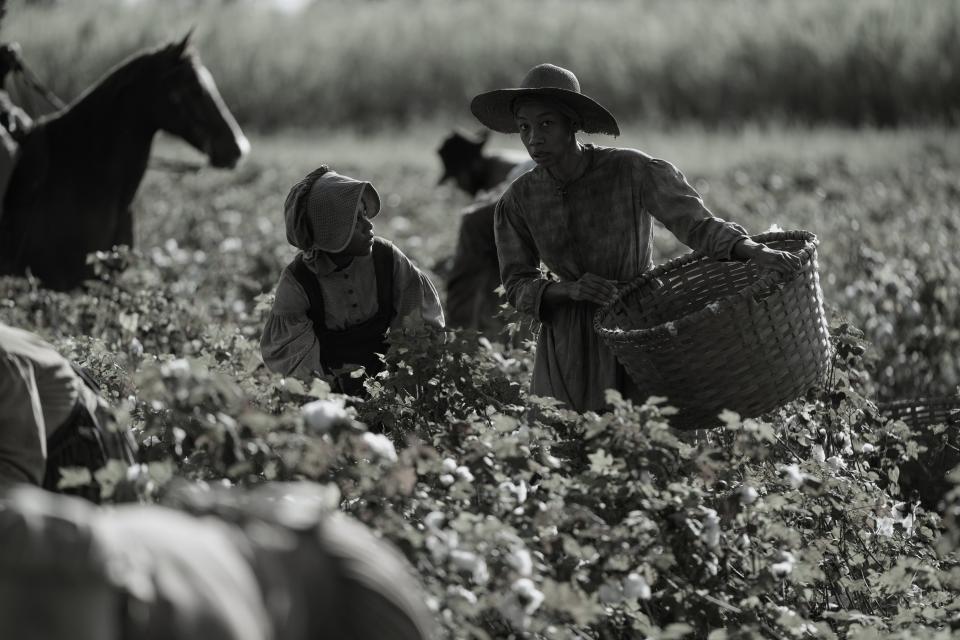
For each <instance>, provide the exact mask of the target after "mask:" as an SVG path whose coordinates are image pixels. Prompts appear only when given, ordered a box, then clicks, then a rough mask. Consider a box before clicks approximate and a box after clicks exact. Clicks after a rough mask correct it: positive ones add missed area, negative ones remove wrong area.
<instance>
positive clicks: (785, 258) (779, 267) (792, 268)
mask: <svg viewBox="0 0 960 640" xmlns="http://www.w3.org/2000/svg"><path fill="white" fill-rule="evenodd" d="M733 256H734V257H735V258H739V259H741V260H749V261H750V262H753V263H754V264H755V265H757V266H758V267H760V268H761V269H769V270H772V271H776V272H777V273H779V274H780V275H782V276H783V277H784V278H790V277H791V276H793V275H794V274H795V273H797V272H798V271H800V269H801V267H803V263H802V262H801V261H800V257H799V256H797V255H795V254H792V253H790V252H789V251H777V250H776V249H771V248H770V247H768V246H767V245H765V244H760V243H758V242H754V241H753V240H751V239H749V238H746V239H744V240H742V241H740V242H739V243H738V244H737V245H736V246H735V247H734V248H733Z"/></svg>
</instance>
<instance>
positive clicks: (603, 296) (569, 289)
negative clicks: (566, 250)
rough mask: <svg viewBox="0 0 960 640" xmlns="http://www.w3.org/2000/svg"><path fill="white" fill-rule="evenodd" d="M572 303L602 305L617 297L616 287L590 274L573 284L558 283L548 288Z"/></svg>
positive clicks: (608, 281)
mask: <svg viewBox="0 0 960 640" xmlns="http://www.w3.org/2000/svg"><path fill="white" fill-rule="evenodd" d="M550 288H551V289H553V288H558V289H559V291H558V293H560V294H562V295H563V296H564V297H566V298H567V299H568V300H573V301H574V302H592V303H594V304H599V305H604V304H607V303H608V302H610V300H612V299H613V297H614V296H615V295H617V285H616V284H614V283H613V282H612V281H610V280H607V279H605V278H601V277H600V276H598V275H594V274H592V273H585V274H583V275H582V276H581V277H580V279H579V280H577V281H575V282H558V283H556V284H554V285H552V286H551V287H550Z"/></svg>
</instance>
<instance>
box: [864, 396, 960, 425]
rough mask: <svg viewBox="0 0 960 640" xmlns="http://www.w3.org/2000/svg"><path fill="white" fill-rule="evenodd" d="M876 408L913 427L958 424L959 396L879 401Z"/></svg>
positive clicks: (959, 422) (889, 416)
mask: <svg viewBox="0 0 960 640" xmlns="http://www.w3.org/2000/svg"><path fill="white" fill-rule="evenodd" d="M878 409H880V413H882V414H883V415H885V416H887V417H888V418H891V419H893V420H903V421H904V422H906V423H907V424H908V425H910V426H911V427H914V428H921V427H928V426H930V425H934V424H946V425H950V426H960V396H948V397H944V398H911V399H907V400H893V401H890V402H881V403H879V405H878Z"/></svg>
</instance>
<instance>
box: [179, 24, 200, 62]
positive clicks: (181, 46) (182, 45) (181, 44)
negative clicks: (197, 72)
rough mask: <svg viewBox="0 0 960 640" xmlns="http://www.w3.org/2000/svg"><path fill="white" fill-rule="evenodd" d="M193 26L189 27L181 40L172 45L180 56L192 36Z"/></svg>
mask: <svg viewBox="0 0 960 640" xmlns="http://www.w3.org/2000/svg"><path fill="white" fill-rule="evenodd" d="M195 28H196V27H190V29H189V30H188V31H187V35H185V36H183V40H181V41H180V42H178V43H177V44H176V45H175V46H174V49H175V50H176V52H177V53H178V54H179V55H181V56H182V55H183V54H184V52H185V51H186V50H187V47H189V46H190V39H191V38H192V37H193V30H194V29H195Z"/></svg>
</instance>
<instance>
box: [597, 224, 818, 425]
mask: <svg viewBox="0 0 960 640" xmlns="http://www.w3.org/2000/svg"><path fill="white" fill-rule="evenodd" d="M753 239H754V240H756V241H757V242H762V243H765V244H766V245H768V246H770V247H771V248H774V249H779V250H782V251H790V252H791V253H795V254H797V255H798V256H799V257H800V258H801V261H802V262H803V268H802V269H801V271H800V273H799V274H797V276H796V277H794V278H793V279H791V280H790V281H789V282H786V283H783V282H781V278H780V277H779V276H778V275H776V274H775V273H773V272H762V271H761V270H760V269H759V268H758V267H757V266H755V265H753V264H751V263H744V262H720V261H717V260H713V259H711V258H707V257H705V256H703V255H700V254H697V253H691V254H687V255H685V256H681V257H679V258H675V259H673V260H670V261H669V262H666V263H664V264H662V265H660V266H658V267H656V268H654V269H652V270H650V271H648V272H647V273H645V274H644V275H642V276H640V277H639V278H637V279H636V280H634V281H633V282H631V283H630V284H629V285H627V286H626V287H624V288H623V289H622V290H621V291H620V292H619V294H618V295H617V296H616V298H615V299H614V300H612V301H611V302H610V303H609V304H607V305H606V306H604V307H601V308H600V309H599V310H598V311H597V313H596V316H595V317H594V329H595V330H596V331H597V333H598V334H599V335H600V336H601V338H602V339H603V340H604V342H605V343H606V344H607V346H609V348H610V349H611V350H612V351H613V352H614V354H615V355H616V357H617V359H618V360H619V361H620V362H621V363H622V364H623V365H624V367H625V368H626V369H627V372H628V373H629V374H630V377H631V378H632V379H633V381H634V382H635V383H636V384H637V386H638V387H639V391H640V395H641V397H645V395H646V396H650V395H655V396H664V397H666V398H667V399H668V402H669V404H671V405H673V406H675V407H677V408H678V409H679V413H678V414H677V415H676V416H674V417H673V418H672V419H671V424H673V426H676V427H680V428H700V427H711V426H715V425H717V424H718V423H719V420H718V419H717V416H718V414H719V413H720V412H721V411H722V410H723V409H730V410H732V411H736V412H738V413H740V415H741V416H744V417H747V416H756V415H759V414H761V413H765V412H767V411H770V410H772V409H775V408H776V407H778V406H780V405H782V404H784V403H785V402H788V401H790V400H793V399H794V398H796V397H797V396H799V395H801V394H803V393H804V392H805V391H806V390H807V389H809V388H810V387H811V386H814V385H816V384H817V383H818V382H819V381H820V380H821V379H822V377H823V375H824V373H825V372H826V369H827V364H828V362H829V358H830V340H829V334H828V331H827V323H826V318H825V315H824V311H823V295H822V293H821V290H820V278H819V275H818V274H817V256H816V245H817V238H816V236H815V235H813V234H812V233H809V232H806V231H785V232H772V233H765V234H761V235H757V236H753ZM644 394H645V395H644Z"/></svg>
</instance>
